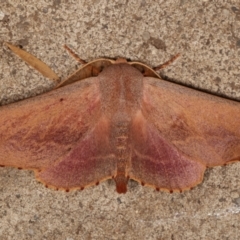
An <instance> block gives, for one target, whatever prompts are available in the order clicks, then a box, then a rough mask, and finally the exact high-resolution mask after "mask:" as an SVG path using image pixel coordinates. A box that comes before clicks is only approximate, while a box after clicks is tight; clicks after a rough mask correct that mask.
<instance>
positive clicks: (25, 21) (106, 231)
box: [0, 0, 240, 240]
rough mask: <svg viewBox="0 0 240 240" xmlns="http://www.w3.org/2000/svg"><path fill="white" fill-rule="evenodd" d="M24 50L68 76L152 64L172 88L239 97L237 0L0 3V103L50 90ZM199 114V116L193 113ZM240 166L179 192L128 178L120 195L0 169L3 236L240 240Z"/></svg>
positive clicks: (103, 187) (107, 187)
mask: <svg viewBox="0 0 240 240" xmlns="http://www.w3.org/2000/svg"><path fill="white" fill-rule="evenodd" d="M3 41H9V42H12V43H14V44H19V45H22V46H23V48H24V49H26V50H27V51H29V52H31V53H32V54H34V55H36V56H38V57H39V58H41V59H42V60H43V61H45V62H46V63H47V64H49V65H50V66H51V68H52V69H54V71H55V72H57V73H58V75H59V76H62V78H63V79H64V77H66V76H67V75H68V74H70V73H72V72H73V71H74V70H75V69H76V68H77V66H78V64H77V63H76V62H75V61H74V59H72V58H71V57H70V56H69V55H68V54H67V53H66V51H65V50H64V49H63V48H62V45H63V44H65V43H66V44H68V45H69V46H70V47H72V48H73V49H74V50H75V51H76V52H77V53H78V54H79V55H80V56H81V57H82V58H83V59H85V60H87V61H90V60H93V59H95V58H98V57H111V58H116V57H118V56H121V57H126V58H129V59H131V60H138V61H142V62H144V63H147V64H149V65H150V66H156V65H158V64H160V63H163V62H165V61H166V60H168V59H169V58H170V57H171V56H173V55H175V54H176V53H181V58H180V59H178V60H177V61H176V62H175V63H174V64H172V65H171V66H169V67H168V68H167V69H165V70H164V71H163V72H162V74H163V75H165V76H167V77H169V78H171V79H173V80H174V81H176V82H179V83H183V84H187V85H190V86H194V87H196V88H200V89H205V90H208V91H211V92H213V93H217V94H221V95H226V96H229V97H232V98H234V99H236V100H240V61H239V56H240V3H239V1H237V0H236V1H234V0H228V1H223V0H220V1H210V0H200V1H186V0H169V1H165V0H164V1H161V0H160V1H159V0H158V1H154V0H141V1H137V0H125V1H110V0H102V1H101V0H95V1H94V0H88V1H86V0H84V1H77V0H71V1H66V0H54V1H46V0H38V1H33V0H28V1H20V0H0V101H1V103H2V104H7V103H9V102H13V101H17V100H19V99H22V98H25V97H29V96H34V95H36V94H40V93H42V92H44V91H49V90H50V89H51V88H52V83H51V81H49V80H48V79H44V78H43V77H42V76H41V75H40V74H39V73H37V72H36V71H34V70H33V69H32V68H30V67H29V66H27V65H26V64H25V63H23V62H22V61H21V60H20V59H18V58H17V57H16V56H14V55H13V54H12V53H11V52H10V51H9V50H8V49H7V48H6V47H4V45H3ZM0 117H1V116H0ZM196 117H197V116H196ZM239 173H240V163H236V164H232V165H229V166H226V167H216V168H213V169H208V170H207V172H206V174H205V178H204V181H203V183H202V184H200V185H198V186H197V187H196V188H194V189H193V190H191V191H188V192H184V193H181V194H179V193H174V194H169V193H164V192H156V191H154V190H152V189H150V188H147V187H142V186H140V185H139V184H137V183H135V182H133V181H131V182H130V183H129V186H128V188H129V191H128V192H127V193H126V194H125V195H118V194H117V193H116V192H115V185H114V183H113V182H112V181H107V182H105V183H102V184H100V185H99V186H96V187H91V188H88V189H86V190H84V191H82V192H79V191H76V192H70V193H65V192H57V191H53V190H49V189H46V188H45V187H44V186H43V185H42V184H40V183H38V182H37V181H36V180H35V178H34V175H33V173H32V172H31V171H25V170H21V171H20V170H18V169H8V168H1V169H0V239H3V240H5V239H6V240H15V239H17V240H19V239H20V240H21V239H24V240H26V239H34V240H35V239H37V240H38V239H48V240H49V239H58V240H76V239H84V240H85V239H98V240H100V239H131V240H132V239H133V240H134V239H149V240H152V239H154V240H155V239H156V240H168V239H171V240H179V239H180V240H181V239H185V240H187V239H191V240H194V239H204V240H208V239H209V240H210V239H221V240H224V239H228V240H235V239H240V177H239Z"/></svg>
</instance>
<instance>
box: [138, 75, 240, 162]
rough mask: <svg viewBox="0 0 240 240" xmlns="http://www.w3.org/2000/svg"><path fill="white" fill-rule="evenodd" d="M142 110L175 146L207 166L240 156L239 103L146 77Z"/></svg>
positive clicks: (230, 160)
mask: <svg viewBox="0 0 240 240" xmlns="http://www.w3.org/2000/svg"><path fill="white" fill-rule="evenodd" d="M142 107H143V109H142V110H143V113H144V116H145V117H146V119H147V120H148V121H150V122H151V123H152V124H153V125H154V126H156V127H157V129H158V130H159V131H160V132H161V135H162V136H163V137H164V138H166V139H168V141H169V142H171V143H172V144H173V145H174V146H176V148H178V149H179V150H181V151H182V152H184V153H185V154H187V155H188V156H190V157H192V158H193V159H195V158H196V159H200V160H201V162H202V163H204V164H205V165H206V166H217V165H223V164H226V163H229V162H232V161H238V160H240V121H239V119H240V103H239V102H236V101H232V100H228V99H224V98H220V97H217V96H214V95H211V94H207V93H204V92H200V91H197V90H194V89H190V88H187V87H184V86H180V85H177V84H174V83H170V82H166V81H163V80H161V79H159V80H157V79H153V78H145V82H144V97H143V105H142Z"/></svg>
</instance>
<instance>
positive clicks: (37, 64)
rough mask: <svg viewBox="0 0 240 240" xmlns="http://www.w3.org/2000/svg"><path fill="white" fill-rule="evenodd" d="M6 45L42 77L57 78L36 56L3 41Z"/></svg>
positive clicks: (54, 79)
mask: <svg viewBox="0 0 240 240" xmlns="http://www.w3.org/2000/svg"><path fill="white" fill-rule="evenodd" d="M5 44H6V45H7V47H9V48H10V49H11V50H12V51H13V52H14V53H15V54H16V55H18V56H19V57H20V58H21V59H22V60H24V61H25V62H26V63H28V64H29V65H30V66H31V67H33V68H35V69H36V70H37V71H39V72H40V73H41V74H42V75H43V76H44V77H47V78H49V79H51V80H53V81H54V82H55V81H56V82H57V81H58V80H59V77H58V76H57V74H56V73H55V72H54V71H53V70H52V69H51V68H50V67H49V66H48V65H47V64H46V63H44V62H43V61H41V60H40V59H38V58H36V57H35V56H33V55H32V54H30V53H28V52H26V51H24V50H23V49H21V48H19V47H16V46H14V45H12V44H10V43H7V42H5Z"/></svg>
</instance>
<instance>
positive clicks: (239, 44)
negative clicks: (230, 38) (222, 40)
mask: <svg viewBox="0 0 240 240" xmlns="http://www.w3.org/2000/svg"><path fill="white" fill-rule="evenodd" d="M236 47H238V48H240V39H238V40H237V42H236Z"/></svg>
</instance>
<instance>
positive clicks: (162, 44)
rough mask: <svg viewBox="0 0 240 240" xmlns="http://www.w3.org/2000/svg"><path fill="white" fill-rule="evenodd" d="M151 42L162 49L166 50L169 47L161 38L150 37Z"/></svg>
mask: <svg viewBox="0 0 240 240" xmlns="http://www.w3.org/2000/svg"><path fill="white" fill-rule="evenodd" d="M149 43H150V44H151V45H153V46H154V47H155V48H157V49H162V50H164V51H166V48H167V47H166V44H165V42H164V41H163V40H161V39H158V38H153V37H150V39H149Z"/></svg>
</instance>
